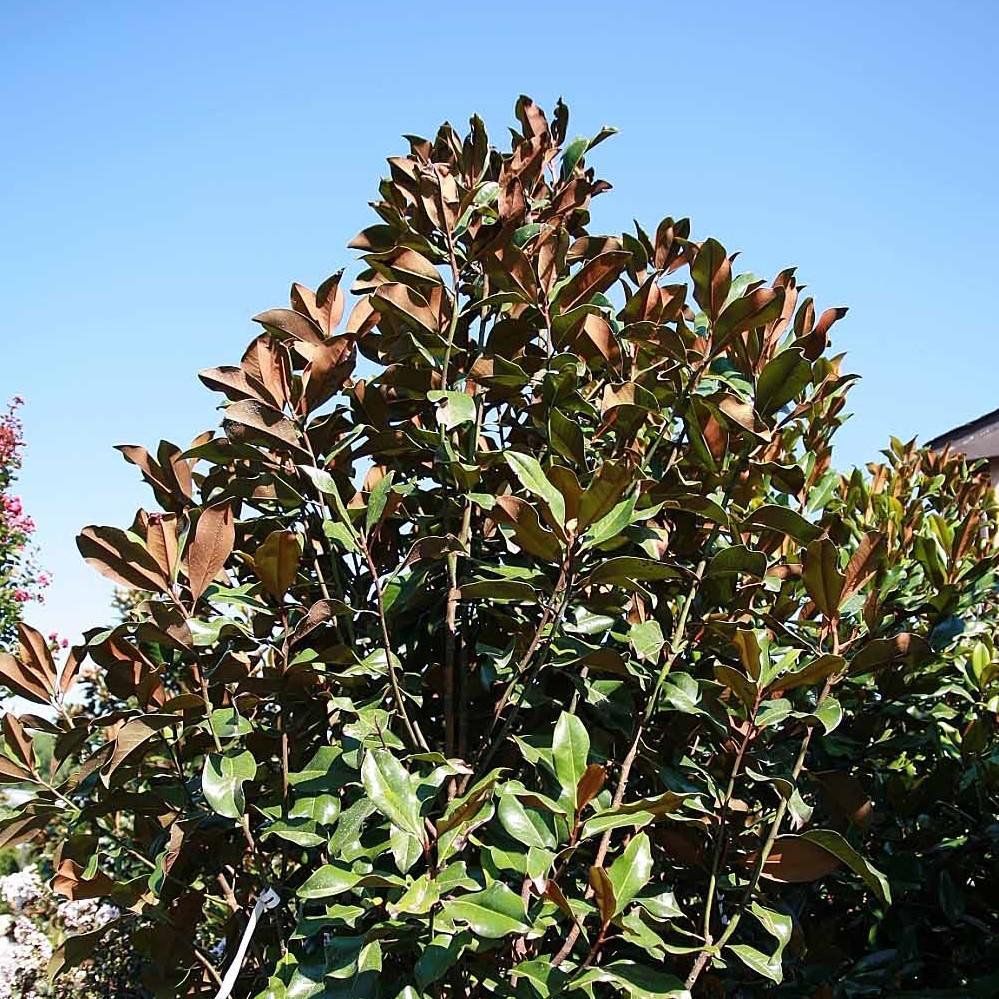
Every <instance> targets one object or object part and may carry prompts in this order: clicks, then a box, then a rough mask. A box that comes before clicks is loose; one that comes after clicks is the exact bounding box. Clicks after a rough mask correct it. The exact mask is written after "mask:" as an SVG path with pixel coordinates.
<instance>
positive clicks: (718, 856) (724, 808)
mask: <svg viewBox="0 0 999 999" xmlns="http://www.w3.org/2000/svg"><path fill="white" fill-rule="evenodd" d="M760 699H761V695H760V694H757V695H756V703H755V704H754V705H753V712H752V716H751V717H750V718H749V719H748V720H747V724H746V734H745V735H744V736H743V738H742V742H741V743H740V745H739V750H738V752H737V753H736V755H735V762H734V763H733V764H732V772H731V774H730V775H729V779H728V787H726V788H725V794H724V796H723V798H722V803H721V816H720V817H719V821H718V838H717V840H716V841H715V849H714V856H713V857H712V859H711V876H710V878H709V880H708V893H707V896H706V898H705V900H704V919H703V924H704V941H705V943H708V944H710V943H711V914H712V910H713V908H714V901H715V893H716V892H717V890H718V872H719V870H720V868H721V860H722V855H723V853H724V852H725V847H726V846H727V844H728V828H727V823H728V810H729V805H730V804H731V801H732V796H733V795H734V794H735V782H736V780H737V779H738V777H739V773H740V771H741V770H742V761H743V760H744V759H745V756H746V750H747V749H748V748H749V744H750V743H751V742H752V741H753V738H754V737H755V735H756V715H757V713H758V712H759V710H760Z"/></svg>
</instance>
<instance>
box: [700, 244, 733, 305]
mask: <svg viewBox="0 0 999 999" xmlns="http://www.w3.org/2000/svg"><path fill="white" fill-rule="evenodd" d="M690 276H691V277H692V278H693V281H694V300H695V301H696V302H697V304H698V305H699V306H700V307H701V308H702V309H703V310H704V311H705V312H706V313H707V314H708V317H709V318H710V319H712V320H715V319H717V318H718V316H719V315H720V313H721V310H722V306H723V305H724V304H725V299H727V298H728V293H729V290H730V289H731V287H732V264H731V262H730V261H729V259H728V253H727V252H726V250H725V247H724V246H722V245H721V243H719V242H718V240H716V239H706V240H705V241H704V242H703V243H702V244H701V246H700V249H699V250H698V251H697V256H696V257H695V258H694V262H693V264H691V266H690Z"/></svg>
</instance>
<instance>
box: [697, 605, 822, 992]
mask: <svg viewBox="0 0 999 999" xmlns="http://www.w3.org/2000/svg"><path fill="white" fill-rule="evenodd" d="M832 627H833V635H834V638H833V649H834V651H838V649H839V640H838V638H837V637H835V636H836V627H837V626H836V622H833V623H832ZM835 679H836V678H835V677H833V676H830V677H829V678H828V679H827V680H826V682H825V684H824V685H823V687H822V692H821V693H820V694H819V697H818V700H817V701H816V702H815V707H816V709H818V708H819V707H821V705H822V702H823V701H824V700H825V699H826V697H828V696H829V691H830V690H831V689H832V686H833V683H834V682H835ZM814 731H815V728H814V726H811V727H809V728H808V729H807V731H806V732H805V734H804V736H803V737H802V740H801V747H800V748H799V750H798V756H797V758H796V759H795V761H794V766H793V767H792V768H791V782H792V783H794V782H796V781H797V779H798V777H799V776H800V775H801V771H802V769H803V768H804V766H805V757H806V756H807V755H808V747H809V745H810V743H811V741H812V734H813V733H814ZM789 802H790V795H788V797H786V798H782V799H781V801H780V804H779V805H778V806H777V811H776V812H775V813H774V817H773V821H772V822H771V824H770V830H769V832H768V833H767V838H766V840H765V841H764V843H763V848H762V849H761V850H760V852H759V854H758V855H757V857H756V863H755V864H754V865H753V873H752V875H751V876H750V879H749V884H747V885H746V889H745V891H744V892H743V895H742V899H741V901H740V903H739V907H738V909H737V910H736V911H735V913H734V915H733V916H732V918H731V919H730V920H729V922H728V925H727V926H726V927H725V931H724V932H723V933H722V935H721V936H720V937H719V938H718V942H717V943H715V944H714V945H710V944H709V945H708V947H706V948H705V950H703V951H702V952H701V953H700V954H699V955H698V957H697V960H696V961H695V962H694V966H693V967H692V968H691V970H690V974H689V975H688V976H687V981H686V983H685V984H686V987H687V988H688V989H690V988H693V986H694V984H695V983H696V982H697V979H698V978H700V976H701V974H702V972H703V971H704V970H705V968H708V967H710V965H711V962H712V961H713V960H714V958H715V956H716V955H717V954H719V953H721V951H722V948H724V946H725V945H726V944H727V943H728V942H729V940H731V939H732V934H733V933H735V931H736V929H737V928H738V926H739V923H740V922H741V920H742V917H743V914H744V913H745V912H746V910H747V909H748V908H749V905H750V903H751V902H752V900H753V894H754V893H755V892H756V887H757V885H758V884H759V883H760V878H761V877H762V875H763V868H764V867H765V866H766V863H767V860H768V859H769V858H770V854H771V852H772V850H773V848H774V844H775V843H776V842H777V837H778V836H779V835H780V827H781V823H783V821H784V816H785V815H786V814H787V809H788V804H789Z"/></svg>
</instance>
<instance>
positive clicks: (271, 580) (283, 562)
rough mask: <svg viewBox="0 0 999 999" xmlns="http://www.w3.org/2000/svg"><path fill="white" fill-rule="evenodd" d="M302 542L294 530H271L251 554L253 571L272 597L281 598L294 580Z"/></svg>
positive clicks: (300, 557) (300, 556) (300, 555)
mask: <svg viewBox="0 0 999 999" xmlns="http://www.w3.org/2000/svg"><path fill="white" fill-rule="evenodd" d="M301 559H302V542H301V540H300V539H299V537H298V535H297V534H295V532H294V531H272V532H271V533H270V534H269V535H267V539H266V540H265V541H264V543H263V544H262V545H261V546H260V547H259V548H258V549H257V551H256V554H255V555H254V556H253V571H254V572H255V573H256V574H257V578H258V579H259V580H260V581H261V582H262V583H263V584H264V589H266V590H267V592H268V593H270V595H271V596H272V597H276V598H277V599H278V600H280V599H282V597H284V595H285V594H286V593H287V592H288V589H289V587H290V586H291V584H292V583H294V581H295V575H296V573H297V572H298V565H299V562H301Z"/></svg>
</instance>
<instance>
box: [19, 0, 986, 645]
mask: <svg viewBox="0 0 999 999" xmlns="http://www.w3.org/2000/svg"><path fill="white" fill-rule="evenodd" d="M997 36H999V4H996V3H994V2H982V3H974V2H958V3H953V4H949V5H944V4H940V3H928V2H907V3H903V2H878V3H869V2H866V3H844V2H836V3H821V4H815V3H807V2H804V0H802V2H798V3H793V4H792V3H783V2H766V0H764V2H758V3H753V4H749V3H726V2H715V3H713V4H695V3H684V4H677V3H672V2H663V0H659V2H653V3H646V2H628V3H622V2H616V3H613V2H612V3H599V4H598V3H591V2H576V3H573V4H568V3H548V4H540V3H536V2H531V3H523V2H519V0H508V2H507V3H504V4H499V5H496V4H469V3H463V4H457V3H449V2H443V3H413V2H410V3H397V2H388V0H383V2H381V3H378V4H363V5H362V4H348V3H332V2H329V3H313V4H310V3H281V4H277V3H254V2H246V3H228V4H226V3H211V2H207V3H206V2H199V3H183V2H171V3H161V4H150V3H115V2H111V0H99V2H96V3H76V2H72V3H71V2H68V0H67V2H65V3H55V2H50V3H46V2H41V0H32V2H23V3H22V2H16V0H6V2H5V3H4V4H3V5H2V11H0V122H2V126H0V127H2V134H3V139H4V141H3V154H2V156H0V234H2V239H0V302H2V308H3V334H2V336H3V352H2V358H3V360H2V364H0V394H2V395H3V396H5V397H6V396H10V395H13V394H14V393H20V394H22V395H23V396H25V398H26V399H27V402H28V405H27V407H26V409H25V411H24V416H25V423H26V431H27V437H28V442H29V450H28V454H27V462H26V465H25V469H24V473H23V476H22V490H21V491H22V493H23V495H24V498H25V501H26V504H27V506H28V508H29V510H30V512H31V513H32V514H33V515H34V517H35V519H36V520H37V521H38V524H39V533H38V539H39V542H40V544H41V548H42V555H43V561H44V562H45V564H46V565H47V566H48V567H49V568H50V569H51V570H52V571H53V572H54V573H55V576H56V582H55V585H54V587H53V589H52V591H51V593H50V598H49V601H48V604H47V606H46V607H44V608H36V609H32V611H31V612H30V617H31V619H32V620H34V621H36V622H38V623H39V624H41V625H42V626H43V627H45V628H46V630H47V629H49V628H58V629H59V630H60V631H62V632H64V633H67V634H69V635H71V636H73V635H75V634H77V633H78V632H79V631H80V630H81V629H82V628H83V627H84V626H87V625H89V624H95V623H102V622H104V621H107V620H108V619H109V618H110V614H109V611H108V602H107V601H108V588H107V587H106V586H105V585H104V583H103V582H102V581H101V579H100V577H98V576H97V575H96V573H93V572H92V571H91V570H89V569H88V568H87V567H86V566H85V565H84V564H83V563H82V561H81V560H80V559H79V557H78V556H77V553H76V549H75V546H74V543H73V538H74V536H75V534H76V533H77V531H78V529H79V528H80V527H81V526H82V525H84V524H86V523H95V522H96V523H111V524H124V523H127V522H128V521H129V520H130V519H131V515H132V513H133V511H134V509H135V508H136V507H137V506H138V505H139V504H140V503H141V504H147V505H148V504H149V503H150V499H149V497H148V493H147V491H146V489H145V487H144V486H142V485H141V483H140V482H139V480H138V476H137V475H136V470H135V469H134V468H132V467H131V466H129V465H126V464H125V463H124V462H123V461H122V459H121V458H120V456H119V455H118V454H117V452H114V451H112V450H111V447H112V445H113V444H116V443H122V442H127V443H142V444H148V445H155V443H156V442H157V441H158V440H159V439H160V437H167V438H169V439H172V440H174V441H177V442H178V443H182V444H183V443H186V442H187V441H188V440H189V439H190V437H191V436H192V435H193V434H194V433H196V432H197V431H199V430H201V429H204V428H206V427H209V426H213V425H215V423H216V415H217V414H216V413H215V412H214V410H213V406H214V399H215V397H214V396H213V395H212V394H210V393H209V392H208V391H207V390H205V389H204V388H202V387H201V385H200V383H199V382H198V381H197V380H196V378H195V372H196V370H197V369H198V368H201V367H205V366H209V365H215V364H220V363H233V362H234V361H235V360H236V359H237V357H238V355H239V352H240V350H241V348H242V346H243V344H244V342H245V341H246V340H247V339H248V336H249V334H250V332H251V326H250V324H249V322H248V319H249V317H250V316H251V315H253V314H254V313H256V312H257V311H259V310H261V309H263V308H266V307H269V306H272V305H277V304H283V303H284V301H285V298H286V294H287V288H288V285H289V283H290V282H291V281H292V280H293V279H297V280H301V281H303V282H306V283H315V282H318V281H319V280H321V279H322V278H323V277H325V276H326V275H327V274H328V273H329V272H330V271H332V270H333V269H335V268H336V267H338V266H340V265H342V264H345V263H349V261H350V259H351V255H350V254H349V253H348V252H347V251H346V250H345V249H344V246H345V244H346V242H347V241H348V239H349V238H350V237H351V236H352V235H353V234H354V233H355V232H356V231H357V230H358V229H360V228H361V227H362V226H364V225H366V224H369V222H370V219H371V216H370V214H369V210H368V209H367V207H366V203H367V201H368V200H370V199H371V198H372V197H373V196H374V195H375V189H376V184H377V180H378V178H379V177H380V176H381V172H382V169H383V163H384V157H385V156H387V155H391V154H395V153H399V152H403V151H404V149H405V144H404V143H403V142H402V141H401V140H400V139H399V136H400V135H401V133H403V132H417V133H422V134H427V133H430V132H432V130H433V129H434V128H435V126H436V125H437V124H438V123H439V122H440V121H442V120H443V119H445V118H449V119H451V120H452V121H454V122H455V123H456V124H462V125H463V124H464V123H465V122H466V121H467V118H468V116H469V115H470V114H471V113H472V112H476V111H477V112H479V113H481V114H482V115H483V116H484V117H485V119H486V121H487V123H488V125H489V126H490V128H491V130H492V131H493V132H494V134H495V135H496V136H497V137H498V138H499V139H500V141H503V142H504V143H505V136H504V129H505V126H506V124H507V122H508V121H510V120H511V115H512V105H513V102H514V100H515V98H516V96H517V95H518V94H519V93H521V92H525V93H528V94H530V95H532V96H533V97H534V98H535V99H536V100H538V101H539V102H540V103H541V104H542V105H543V106H546V107H550V106H551V105H552V104H553V103H554V101H555V99H556V98H557V97H558V96H559V95H560V94H561V95H563V96H564V97H565V98H566V100H567V101H568V102H569V103H570V105H571V107H572V110H573V121H572V128H571V131H572V133H573V134H580V133H582V134H587V133H592V132H594V131H595V130H596V129H597V128H598V127H599V126H600V125H602V124H603V123H605V122H606V123H610V124H615V125H617V126H619V127H620V129H621V134H620V135H619V136H617V137H616V138H615V139H614V140H613V141H611V142H608V143H605V144H604V145H603V146H602V147H601V148H600V150H599V151H598V155H597V156H596V159H595V163H596V164H597V165H598V167H599V168H600V170H601V172H602V174H603V175H604V176H606V177H608V178H609V179H610V180H612V181H613V183H614V186H615V190H614V191H613V192H611V193H610V194H608V195H606V196H604V197H602V198H601V199H599V201H598V203H597V206H596V212H595V219H594V223H595V225H594V228H595V229H596V230H597V231H599V230H601V229H606V230H610V229H612V228H614V227H617V228H618V229H620V228H621V227H626V226H628V225H629V224H630V220H631V219H632V218H633V217H638V218H639V219H641V220H643V221H645V222H646V223H648V224H650V225H653V226H654V225H655V223H656V222H657V221H658V220H659V219H660V218H662V217H663V216H664V215H666V214H672V215H674V216H677V215H684V214H686V215H690V216H691V218H692V219H693V222H694V233H695V235H696V236H697V237H706V236H709V235H713V236H716V237H718V238H720V239H721V241H722V242H723V243H724V244H725V245H726V246H727V247H728V248H729V249H730V250H736V249H738V250H741V251H742V257H741V258H740V259H741V263H742V265H743V266H744V268H745V269H749V270H753V271H755V272H756V273H758V274H761V275H767V276H772V275H773V274H774V273H775V272H776V271H777V270H778V269H779V268H781V267H783V266H784V265H787V264H796V265H798V267H799V276H800V278H801V279H802V280H804V281H806V282H807V283H808V285H809V286H810V289H811V292H812V293H813V294H814V295H815V296H816V299H817V302H818V303H819V304H820V305H823V306H828V305H849V306H850V310H851V311H850V314H849V316H848V317H847V319H846V320H845V321H844V322H842V323H840V324H839V325H838V326H837V327H836V329H835V334H836V336H835V344H836V346H837V347H839V348H842V349H844V350H847V351H848V352H849V360H848V364H849V366H850V367H851V368H852V370H854V371H858V372H860V373H861V374H862V375H863V377H864V380H863V381H862V382H861V384H860V385H859V387H858V388H857V389H856V390H855V392H854V395H853V399H852V408H853V410H854V412H855V413H856V416H855V417H854V419H853V421H852V422H851V423H850V424H849V425H848V426H847V428H845V429H844V430H843V432H842V438H841V447H840V449H839V461H840V462H841V463H842V464H846V463H854V462H862V461H866V460H868V459H869V458H871V457H873V456H874V455H875V454H876V452H877V450H878V449H879V448H880V447H882V446H883V445H884V443H885V442H886V441H887V438H888V436H889V434H896V435H899V436H905V437H907V436H911V435H914V434H918V435H920V436H921V437H924V438H925V437H927V436H932V435H933V434H934V433H935V432H938V431H940V430H943V429H946V428H947V427H949V426H951V425H953V424H956V423H960V422H962V421H964V420H967V419H969V418H972V417H975V416H977V415H979V414H980V413H982V412H984V411H986V410H989V409H992V408H994V407H996V406H997V405H999V391H997V389H996V368H997V364H996V362H997V361H999V349H997V346H996V339H997V334H999V329H997V325H999V323H997V319H996V313H995V306H994V301H993V299H994V294H993V291H992V289H993V287H994V286H995V283H996V274H997V273H999V266H997V265H999V259H997V233H999V224H997V223H999V209H997V204H999V202H997V199H996V194H995V183H996V178H997V177H999V138H997V135H999V130H997V125H999V121H997V117H999V116H997V111H996V87H995V75H994V74H995V66H996V65H997V64H999V53H997V51H996V49H997V43H996V39H997Z"/></svg>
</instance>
